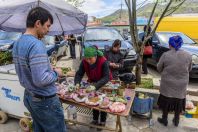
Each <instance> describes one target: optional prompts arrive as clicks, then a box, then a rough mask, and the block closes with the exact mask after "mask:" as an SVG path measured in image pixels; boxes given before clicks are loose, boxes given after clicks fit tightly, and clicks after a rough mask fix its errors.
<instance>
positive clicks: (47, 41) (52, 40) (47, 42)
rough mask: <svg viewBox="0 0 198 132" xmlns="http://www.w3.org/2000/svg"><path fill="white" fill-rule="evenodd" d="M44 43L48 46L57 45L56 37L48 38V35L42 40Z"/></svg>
mask: <svg viewBox="0 0 198 132" xmlns="http://www.w3.org/2000/svg"><path fill="white" fill-rule="evenodd" d="M42 41H43V43H45V44H46V45H51V44H55V37H54V36H48V35H46V36H45V37H44V38H43V39H42Z"/></svg>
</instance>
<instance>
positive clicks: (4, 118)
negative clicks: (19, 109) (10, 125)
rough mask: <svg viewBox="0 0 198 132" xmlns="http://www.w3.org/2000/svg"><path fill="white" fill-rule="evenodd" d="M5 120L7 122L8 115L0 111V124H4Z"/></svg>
mask: <svg viewBox="0 0 198 132" xmlns="http://www.w3.org/2000/svg"><path fill="white" fill-rule="evenodd" d="M7 120H8V115H7V114H6V113H5V112H3V111H0V124H3V123H5V122H6V121H7Z"/></svg>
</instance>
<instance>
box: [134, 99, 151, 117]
mask: <svg viewBox="0 0 198 132" xmlns="http://www.w3.org/2000/svg"><path fill="white" fill-rule="evenodd" d="M152 110H153V98H152V97H149V98H145V99H140V98H138V97H135V98H134V101H133V106H132V111H133V112H135V113H137V114H146V113H148V112H151V111H152Z"/></svg>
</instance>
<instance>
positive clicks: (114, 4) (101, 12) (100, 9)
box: [80, 0, 151, 17]
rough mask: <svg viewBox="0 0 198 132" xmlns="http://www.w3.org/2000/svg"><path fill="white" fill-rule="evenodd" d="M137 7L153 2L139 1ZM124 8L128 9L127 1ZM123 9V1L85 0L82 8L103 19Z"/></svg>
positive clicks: (89, 13) (90, 14)
mask: <svg viewBox="0 0 198 132" xmlns="http://www.w3.org/2000/svg"><path fill="white" fill-rule="evenodd" d="M137 1H138V3H137V5H141V3H143V2H149V1H151V0H137ZM122 4H123V8H125V9H126V5H125V0H122ZM120 8H121V0H85V3H84V4H83V6H82V7H81V8H80V9H81V10H82V11H84V12H86V13H87V14H88V15H89V16H96V17H103V16H106V15H109V14H111V13H113V12H114V11H116V10H118V9H120Z"/></svg>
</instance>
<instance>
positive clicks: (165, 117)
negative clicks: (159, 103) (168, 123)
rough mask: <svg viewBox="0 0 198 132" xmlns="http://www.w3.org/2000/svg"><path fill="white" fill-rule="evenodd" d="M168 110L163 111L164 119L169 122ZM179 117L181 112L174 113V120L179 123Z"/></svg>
mask: <svg viewBox="0 0 198 132" xmlns="http://www.w3.org/2000/svg"><path fill="white" fill-rule="evenodd" d="M168 112H169V111H168V110H167V109H165V108H163V109H162V119H164V120H167V119H168ZM179 116H180V111H177V110H175V111H174V119H175V121H177V122H179Z"/></svg>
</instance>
